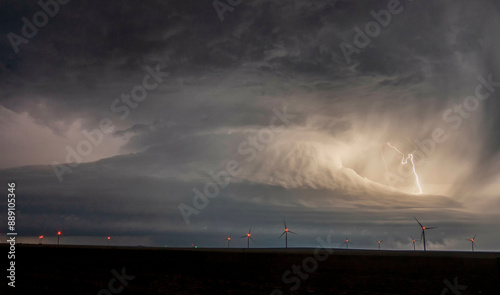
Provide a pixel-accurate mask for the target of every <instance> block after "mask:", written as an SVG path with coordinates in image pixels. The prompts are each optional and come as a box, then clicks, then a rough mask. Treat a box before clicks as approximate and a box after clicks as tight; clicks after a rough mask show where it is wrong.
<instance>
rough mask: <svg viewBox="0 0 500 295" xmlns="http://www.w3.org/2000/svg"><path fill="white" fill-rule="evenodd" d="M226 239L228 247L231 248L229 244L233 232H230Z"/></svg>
mask: <svg viewBox="0 0 500 295" xmlns="http://www.w3.org/2000/svg"><path fill="white" fill-rule="evenodd" d="M226 240H227V247H228V248H229V244H231V234H229V237H227V238H226Z"/></svg>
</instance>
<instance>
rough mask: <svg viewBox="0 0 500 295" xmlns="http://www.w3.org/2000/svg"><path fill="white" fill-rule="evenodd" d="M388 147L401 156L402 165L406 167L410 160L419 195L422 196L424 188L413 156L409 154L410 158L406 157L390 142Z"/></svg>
mask: <svg viewBox="0 0 500 295" xmlns="http://www.w3.org/2000/svg"><path fill="white" fill-rule="evenodd" d="M387 145H388V146H389V147H390V148H392V149H394V150H395V151H396V152H398V153H399V154H400V155H401V164H403V165H406V164H407V163H408V160H410V162H411V166H412V167H413V174H414V175H415V184H416V185H417V187H418V190H419V193H420V194H422V187H421V186H420V180H419V178H418V174H417V170H416V169H415V163H414V162H413V154H408V156H407V157H405V154H403V153H402V152H400V151H399V150H398V149H397V148H396V147H395V146H393V145H391V143H390V142H388V143H387Z"/></svg>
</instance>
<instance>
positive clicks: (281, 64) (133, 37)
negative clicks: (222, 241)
mask: <svg viewBox="0 0 500 295" xmlns="http://www.w3.org/2000/svg"><path fill="white" fill-rule="evenodd" d="M388 3H389V1H378V2H373V1H314V2H311V1H306V0H304V1H246V2H244V3H242V4H241V5H239V6H237V7H235V8H234V11H233V12H226V13H225V15H224V21H223V22H221V21H220V19H219V17H218V15H217V12H216V10H215V9H214V7H213V5H212V1H150V2H148V3H147V4H146V3H143V2H139V1H120V2H96V1H90V2H89V1H84V2H82V1H79V2H78V1H71V2H69V3H68V4H66V5H64V6H61V10H60V12H59V13H58V14H57V15H56V16H55V17H53V18H51V19H50V21H49V24H48V25H47V26H45V27H43V28H41V29H40V31H39V33H38V35H37V36H36V37H35V38H33V39H30V40H29V43H28V44H23V45H21V46H20V50H19V53H18V54H15V53H14V51H13V50H12V47H11V45H10V43H9V41H8V40H7V38H6V35H7V34H8V33H9V32H14V33H17V34H19V33H20V30H21V27H22V25H23V24H22V22H21V18H22V17H23V16H26V17H28V18H30V17H31V16H32V15H33V13H35V12H36V11H38V10H39V9H40V8H39V7H38V5H37V4H36V3H35V2H34V1H27V4H26V5H24V4H12V3H11V4H12V5H10V6H9V5H8V6H7V9H6V10H4V13H2V15H5V17H1V18H0V29H1V32H2V39H1V42H2V43H1V46H0V54H1V56H0V65H1V66H0V89H1V91H2V92H1V96H0V105H1V106H2V107H3V108H5V110H4V109H0V111H2V112H1V113H0V115H2V116H4V117H5V120H3V118H2V123H5V124H2V125H4V126H5V127H2V129H0V131H1V132H2V133H1V134H2V136H3V137H9V139H8V140H12V141H13V142H18V143H19V144H18V145H5V151H3V152H4V154H5V155H16V157H15V159H14V160H12V159H9V161H7V160H4V161H3V162H2V163H0V166H1V167H14V166H16V165H15V164H13V163H18V164H17V166H19V165H26V164H33V163H37V164H51V163H52V161H54V160H57V161H59V162H64V161H63V160H61V159H64V156H65V154H66V150H65V146H66V144H68V145H69V146H71V147H72V148H74V149H76V145H77V144H78V142H79V138H77V136H76V135H75V134H77V135H78V134H79V133H80V131H81V130H84V129H86V130H92V129H94V128H97V126H98V123H99V121H100V120H101V119H102V118H111V119H112V120H113V123H114V125H115V127H116V128H115V130H114V131H113V134H112V136H110V138H111V139H110V138H104V139H103V143H102V144H101V146H99V147H95V153H96V154H98V155H101V154H99V153H101V151H100V150H99V149H100V148H103V149H106V148H107V151H106V153H105V152H102V156H95V158H92V159H91V160H86V159H85V160H84V162H89V161H90V162H92V163H86V164H80V166H78V167H76V168H74V169H73V171H72V172H71V173H67V174H65V175H64V181H63V182H61V183H59V182H58V180H57V178H56V177H55V176H54V172H53V170H52V167H50V166H31V167H21V168H13V169H7V170H3V171H1V174H0V175H1V177H0V178H1V179H3V180H8V179H16V180H18V183H19V186H20V192H21V193H22V194H23V195H25V198H24V201H22V202H21V203H20V204H19V207H20V208H22V209H20V210H22V218H24V219H25V220H27V221H28V222H29V224H32V225H30V226H29V227H26V228H25V231H26V232H25V233H26V234H28V235H36V234H38V233H39V232H40V231H48V230H52V229H53V228H55V227H57V226H60V225H61V224H64V225H65V226H67V228H68V229H71V230H73V231H74V232H75V235H79V236H96V235H107V234H108V233H109V232H113V233H114V234H116V235H123V236H126V235H131V236H148V237H150V238H151V239H149V242H150V243H153V244H164V243H166V240H165V239H164V237H163V236H164V235H170V236H171V237H170V238H169V239H170V242H168V243H169V244H171V243H173V242H172V241H175V240H176V238H177V240H178V242H177V243H179V245H186V244H189V243H190V242H191V241H190V235H189V234H191V233H192V234H195V233H196V234H199V235H200V237H202V238H200V241H205V242H206V244H207V245H214V246H216V245H218V244H217V242H216V240H215V238H213V237H212V234H214V233H215V234H221V235H225V234H227V233H226V232H225V231H226V230H227V231H233V230H239V231H243V233H244V232H245V231H246V230H247V229H248V228H247V227H249V226H250V225H252V224H255V225H256V226H257V227H259V226H260V227H261V229H265V228H266V226H267V224H269V223H274V222H276V223H277V224H278V225H277V229H278V230H279V225H280V222H281V219H283V218H287V220H288V219H289V218H292V219H293V218H294V217H296V219H297V224H300V225H298V226H299V227H302V228H303V229H304V231H311V236H308V237H311V238H312V239H311V240H314V237H313V236H312V235H316V234H317V235H321V233H322V232H328V231H329V230H330V229H332V228H335V230H336V233H337V234H339V235H340V236H342V235H344V234H346V233H350V234H351V233H352V234H353V235H354V234H355V232H357V231H358V230H359V231H364V232H365V235H371V234H375V233H379V232H382V233H383V232H384V231H385V229H384V230H381V229H378V228H377V229H374V228H370V224H371V223H377V222H380V223H384V222H388V223H389V224H391V226H392V228H393V229H395V230H401V228H400V226H401V225H400V224H399V223H400V222H401V221H402V220H404V218H406V217H408V216H410V219H411V215H412V214H416V213H420V214H422V215H425V217H428V219H431V220H433V221H436V222H440V221H439V220H443V219H446V218H448V219H451V220H452V221H450V222H451V224H453V225H455V227H456V226H458V225H460V226H461V225H463V222H462V220H461V218H465V217H462V216H466V217H467V218H470V219H474V218H478V213H477V210H476V209H477V208H474V210H472V209H471V208H472V207H474V206H472V205H471V204H473V203H476V202H475V200H474V198H473V196H472V193H471V192H472V191H474V190H475V189H477V188H478V187H481V188H482V189H483V191H482V192H481V194H482V195H485V196H486V195H487V196H489V198H491V199H481V202H477V203H481V205H482V206H483V207H481V208H487V207H488V204H497V205H498V200H497V199H496V197H497V195H495V194H493V193H492V192H493V191H495V189H496V186H495V181H496V180H497V179H498V175H499V174H498V172H499V170H498V168H499V167H498V164H496V162H495V161H491V160H490V159H491V158H492V157H494V156H495V154H496V153H497V152H498V147H499V142H498V138H500V137H498V136H497V132H498V123H499V119H498V118H499V116H498V110H499V102H498V93H494V94H493V95H492V97H491V98H490V99H489V100H487V101H484V102H481V103H482V105H481V109H480V110H477V111H475V112H473V113H472V117H471V119H468V121H465V120H464V122H465V123H464V125H463V126H464V127H461V129H459V130H458V131H456V132H455V131H454V130H452V131H449V130H448V129H447V135H449V136H450V138H452V139H450V141H449V142H448V143H446V144H442V145H440V146H439V147H437V148H436V152H435V153H434V154H433V155H430V156H429V159H426V160H428V161H427V162H426V164H424V165H423V166H419V171H422V174H421V175H422V181H423V182H424V183H425V184H427V185H428V187H431V186H436V187H438V188H436V189H435V190H434V189H430V188H429V191H430V192H432V194H431V193H430V194H429V195H425V196H422V198H420V199H414V197H415V195H412V194H408V193H409V192H411V187H412V186H413V185H414V183H413V181H414V178H413V177H406V178H405V179H404V181H403V183H402V184H401V185H400V186H396V188H395V189H394V190H391V189H390V188H388V187H387V186H385V185H386V180H385V179H384V164H386V166H385V167H386V169H389V170H390V171H397V168H398V167H399V161H400V159H398V155H397V154H394V151H390V150H387V149H386V148H385V147H384V144H385V143H386V142H387V141H392V140H394V141H398V140H399V142H404V145H408V146H409V148H407V149H408V151H411V149H412V148H413V147H412V143H411V142H410V141H409V140H411V141H413V142H416V141H420V140H423V139H426V138H428V137H429V133H430V132H432V130H433V129H434V128H436V127H440V126H442V125H446V124H445V123H443V120H442V118H441V117H442V112H443V111H444V110H445V109H446V108H450V107H452V106H453V104H455V103H459V102H462V101H463V99H464V97H466V96H468V95H473V94H474V90H475V87H476V85H477V84H478V81H477V76H479V75H482V76H484V77H486V76H487V75H488V74H489V73H493V76H494V77H495V78H494V80H495V81H497V80H500V75H497V74H498V72H497V71H496V68H497V67H498V64H499V61H498V54H497V50H496V49H497V48H498V46H497V45H498V44H497V41H495V39H496V38H495V36H496V32H497V31H498V30H497V29H498V24H496V19H497V18H498V4H493V3H492V2H491V1H490V2H482V3H472V2H467V1H458V2H457V1H454V2H452V1H448V2H446V1H445V2H424V1H411V2H410V1H401V2H400V5H401V7H403V10H402V11H401V13H399V14H396V15H392V18H391V22H390V24H389V25H388V26H387V27H385V28H382V29H381V31H380V34H379V35H378V36H377V37H374V38H372V40H371V41H370V43H369V45H368V46H367V47H366V48H364V49H363V50H362V51H361V52H360V53H359V54H353V55H352V56H351V58H352V60H351V62H350V63H348V62H346V60H345V58H344V55H343V53H342V50H341V49H340V47H339V45H340V44H341V43H342V42H348V43H350V44H353V38H354V37H355V34H356V33H355V31H354V28H355V27H359V28H361V29H364V27H365V25H366V24H367V23H368V22H369V21H373V16H372V15H371V14H370V12H371V11H372V10H373V11H375V12H378V11H381V10H383V9H387V5H388ZM157 65H159V66H160V67H161V69H162V71H164V72H168V73H169V75H168V77H165V78H164V81H163V82H161V83H160V84H159V86H158V87H157V88H155V89H154V90H151V91H149V92H148V96H147V99H146V100H144V101H142V102H140V103H138V106H137V107H135V108H132V107H130V108H129V111H130V115H129V116H126V118H125V119H124V120H120V119H119V118H118V117H119V116H120V115H121V114H120V113H114V112H113V111H112V110H111V104H112V103H113V101H114V100H116V99H121V95H122V94H130V92H131V90H132V89H133V87H134V86H136V85H140V84H141V82H142V81H143V78H144V77H145V75H147V74H148V71H147V67H151V68H155V67H156V66H157ZM497 77H498V78H497ZM284 106H286V107H288V112H289V113H291V114H294V115H295V117H294V119H293V122H292V124H291V125H289V126H287V127H286V129H285V130H284V131H283V132H281V133H276V134H274V140H273V141H272V142H271V143H269V144H267V145H266V149H265V150H263V151H262V152H261V153H259V154H258V156H257V157H256V159H255V160H253V161H249V160H248V159H247V158H246V156H245V155H242V154H241V152H238V150H239V146H240V145H241V144H244V143H245V142H246V141H247V140H248V137H249V136H256V135H257V134H258V132H259V130H262V129H263V128H267V127H268V126H269V121H270V118H272V116H273V115H274V113H273V109H274V108H276V109H278V110H280V111H282V110H283V107H284ZM481 116H482V118H481ZM14 118H17V119H14ZM28 118H30V119H33V122H31V121H29V120H28ZM16 120H17V121H16ZM9 122H10V125H9ZM12 122H16V124H13V123H12ZM77 123H78V124H80V125H78V124H77ZM34 124H36V125H37V126H38V127H39V128H46V129H49V130H51V132H53V133H54V134H56V136H57V138H61V139H67V138H72V139H73V138H77V139H74V140H73V141H71V142H69V143H68V142H64V141H61V143H60V142H57V143H56V142H55V139H54V138H52V137H51V139H50V140H49V137H48V136H47V137H46V138H47V139H46V140H43V139H42V140H40V139H31V138H21V137H19V136H18V137H16V135H19V134H23V133H24V131H25V130H26V129H30V128H32V129H33V128H34V127H33V126H34ZM75 124H76V125H75ZM21 126H24V127H23V128H21ZM75 126H76V127H75ZM415 126H417V127H415ZM478 130H479V131H478ZM84 139H85V138H84ZM30 140H31V141H30ZM113 140H123V142H120V143H117V141H113ZM52 141H54V143H51V142H52ZM21 144H22V145H28V146H33V147H34V149H33V151H32V152H31V153H30V154H35V156H33V159H32V158H30V161H33V163H31V162H28V163H26V162H22V154H21V155H18V153H17V151H18V150H19V145H21ZM42 146H43V148H42ZM381 146H382V147H381ZM402 146H403V144H402ZM2 148H4V146H2ZM54 150H56V151H57V154H58V155H59V154H60V158H53V154H51V153H49V151H54ZM381 153H385V154H383V155H385V157H387V161H388V164H387V163H384V162H383V161H382V158H381V156H380V154H381ZM5 157H7V156H5ZM96 158H97V159H101V160H99V161H95V160H96ZM228 160H236V161H238V162H239V163H240V164H241V167H242V169H243V171H244V172H243V173H242V175H240V176H239V177H235V178H233V179H232V181H233V182H232V184H231V185H230V186H229V187H228V188H227V189H225V190H222V192H221V194H220V195H219V196H218V197H217V198H215V199H213V201H211V202H210V204H209V206H208V207H207V209H205V210H203V211H202V212H201V213H200V215H199V216H195V217H193V223H194V225H193V227H188V226H187V225H186V224H185V223H184V220H183V219H182V215H181V214H180V212H179V210H178V208H177V206H178V205H179V204H180V203H182V202H184V203H187V204H190V202H191V201H192V195H193V193H192V189H193V188H195V187H200V188H202V187H203V185H204V184H205V183H206V182H207V181H210V178H209V177H208V173H209V172H210V171H217V170H218V169H220V167H223V166H224V163H226V162H227V161H228ZM384 161H386V160H385V158H384ZM19 163H22V164H19ZM427 163H429V164H427ZM426 165H430V168H426V167H429V166H426ZM387 167H388V168H387ZM420 167H421V168H420ZM420 169H421V170H420ZM479 170H480V171H481V172H476V171H479ZM449 171H453V172H454V173H453V174H451V173H449ZM465 180H468V181H465ZM460 184H463V187H460ZM451 185H455V186H454V189H449V188H448V186H451ZM443 187H444V188H443ZM426 188H427V187H426ZM401 190H403V191H405V192H407V193H403V192H401ZM450 191H453V193H454V194H451V193H450V194H449V195H446V194H445V193H444V192H450ZM434 192H436V193H434ZM442 194H444V195H445V196H441V195H442ZM486 200H487V201H486ZM494 208H498V206H494ZM489 210H490V211H488V212H491V211H492V210H493V209H491V208H490V209H489ZM333 213H334V214H333ZM356 213H357V214H356ZM440 214H441V215H440ZM350 215H351V217H350V218H349V216H350ZM439 215H440V216H439ZM344 218H346V219H347V220H345V219H344ZM275 219H276V220H277V221H276V220H275ZM235 220H238V223H237V224H236V225H234V226H232V225H228V224H233V223H234V221H235ZM254 220H259V221H257V222H255V221H254ZM410 222H412V221H411V220H410ZM474 224H475V225H476V226H479V225H482V224H487V222H486V221H485V220H482V219H481V220H477V221H476V222H475V223H474ZM337 225H338V226H337ZM342 225H346V226H347V227H348V228H347V229H345V231H346V232H344V229H341V226H342ZM404 226H406V224H405V225H404ZM410 226H413V224H411V225H408V228H406V227H404V229H405V230H406V229H409V228H410ZM450 227H451V226H450ZM471 227H472V226H471ZM218 228H221V229H224V230H218ZM472 228H473V227H472ZM311 229H313V230H311ZM472 230H473V229H471V231H472ZM359 231H358V234H359ZM186 232H187V233H189V234H186ZM446 233H447V234H449V235H450V236H451V237H452V238H457V239H455V240H456V241H458V240H460V238H461V237H460V238H458V236H459V235H460V233H459V230H457V229H453V230H452V229H450V230H447V231H446ZM441 234H442V235H441V236H440V238H439V243H440V245H441V246H443V247H444V246H451V247H458V248H460V246H459V245H458V244H453V243H455V242H450V241H449V240H446V237H444V236H443V235H444V232H442V233H441ZM270 235H271V234H270ZM415 235H418V233H416V234H415ZM406 236H407V234H406V233H404V234H403V233H401V234H398V236H397V237H395V238H394V243H393V245H394V247H400V246H401V247H406V245H405V244H404V243H405V242H404V239H405V238H406ZM218 238H219V237H217V239H218ZM359 239H362V237H361V235H360V236H359ZM167 240H168V239H167ZM307 241H308V239H306V238H304V239H303V240H302V243H304V244H307V243H308V242H307ZM398 243H400V244H398ZM492 244H493V242H491V243H490V245H492ZM266 245H267V244H266ZM268 245H272V244H268Z"/></svg>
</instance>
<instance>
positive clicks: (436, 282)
mask: <svg viewBox="0 0 500 295" xmlns="http://www.w3.org/2000/svg"><path fill="white" fill-rule="evenodd" d="M1 249H2V253H4V254H3V256H4V257H5V258H4V261H5V262H4V264H3V266H4V267H3V268H4V275H2V278H3V279H2V281H3V285H4V286H6V284H7V282H6V276H7V271H6V269H7V267H8V265H7V262H6V256H7V252H8V249H7V246H6V245H5V244H2V247H1ZM326 251H327V250H325V249H322V250H321V252H320V255H323V257H325V255H327V253H328V252H326ZM16 252H17V253H16V288H15V290H14V288H10V287H9V288H7V292H6V293H7V294H33V295H34V294H65V295H72V294H272V292H273V290H275V289H281V290H282V292H283V294H289V293H292V294H455V295H457V294H464V295H465V294H495V295H498V294H500V253H481V252H479V253H478V252H476V253H468V252H427V253H424V252H419V251H417V252H413V251H361V250H340V249H338V250H337V249H335V250H333V252H331V254H329V255H328V258H327V259H326V260H324V261H317V260H316V259H314V249H288V250H284V249H250V250H247V249H231V250H226V249H174V248H168V249H167V248H146V247H144V248H142V247H137V248H135V247H130V248H128V247H84V246H82V247H77V246H60V247H56V246H52V245H47V246H46V245H44V246H39V245H17V250H16ZM308 257H310V258H308ZM304 261H305V262H306V265H305V268H306V270H304V268H303V266H302V265H303V262H304ZM315 262H316V263H317V269H316V270H314V268H315V266H316V265H315ZM294 265H295V266H300V267H301V269H300V270H299V271H300V272H299V271H296V273H297V274H294V273H286V274H287V275H286V276H285V281H283V280H282V276H283V274H284V273H285V271H287V270H290V271H292V270H293V268H292V267H293V266H294ZM123 268H125V274H126V275H127V276H135V278H133V279H131V278H130V277H129V278H128V280H125V281H124V282H125V283H126V284H127V285H126V286H125V287H123V289H122V286H121V285H120V283H119V281H117V280H114V278H115V275H113V274H112V270H116V271H117V272H118V273H121V272H122V269H123ZM307 270H309V271H311V272H310V273H309V272H307ZM300 276H302V278H301V279H299V277H300ZM455 278H456V279H457V281H456V283H457V285H459V286H458V287H456V286H454V285H455V281H454V280H455ZM110 280H111V282H112V283H113V284H112V285H111V288H109V287H108V283H109V282H110ZM446 280H447V281H446ZM445 281H446V282H447V283H445ZM460 286H461V287H460ZM294 287H298V288H297V289H296V290H295V291H293V292H291V289H292V288H294ZM2 289H3V290H5V288H4V287H2ZM103 289H104V290H103ZM112 289H114V290H112ZM0 293H4V292H3V291H2V292H0ZM274 294H281V292H280V291H278V290H275V291H274Z"/></svg>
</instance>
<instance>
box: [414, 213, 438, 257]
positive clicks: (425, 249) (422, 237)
mask: <svg viewBox="0 0 500 295" xmlns="http://www.w3.org/2000/svg"><path fill="white" fill-rule="evenodd" d="M413 218H415V220H416V221H417V222H418V225H420V228H422V235H421V236H420V240H422V239H423V240H424V251H427V248H425V231H426V230H428V229H434V228H437V227H425V226H423V225H422V224H421V223H420V221H418V219H417V218H416V217H415V216H414V217H413Z"/></svg>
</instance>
